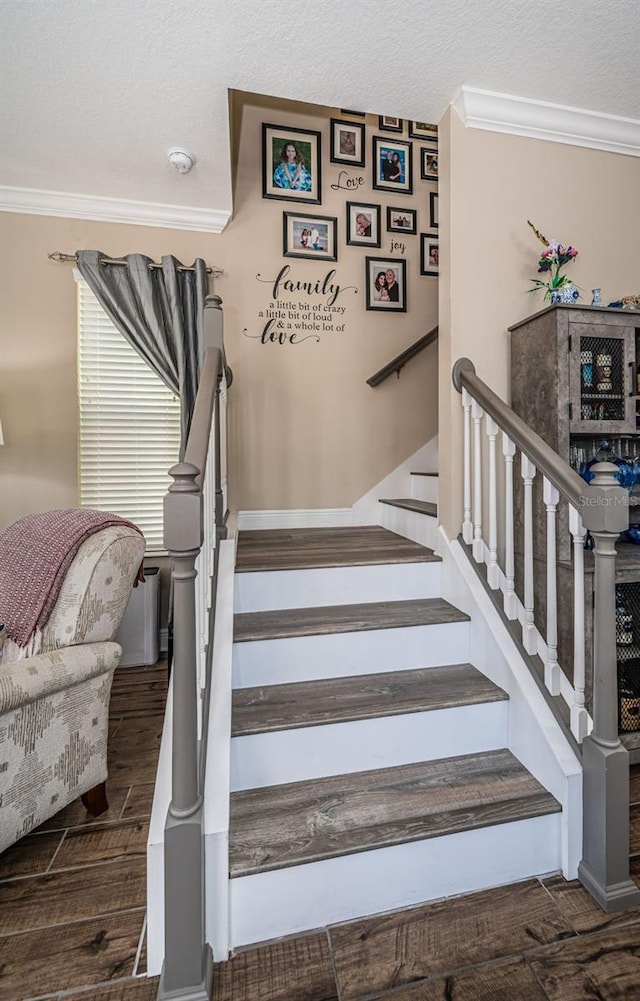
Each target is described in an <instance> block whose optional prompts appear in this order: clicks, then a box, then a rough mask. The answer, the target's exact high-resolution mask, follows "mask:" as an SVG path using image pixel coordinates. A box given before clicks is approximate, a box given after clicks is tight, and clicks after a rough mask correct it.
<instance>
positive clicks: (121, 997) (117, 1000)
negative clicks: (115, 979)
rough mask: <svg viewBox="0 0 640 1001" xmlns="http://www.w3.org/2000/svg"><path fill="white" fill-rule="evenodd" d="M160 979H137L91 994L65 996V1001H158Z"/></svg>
mask: <svg viewBox="0 0 640 1001" xmlns="http://www.w3.org/2000/svg"><path fill="white" fill-rule="evenodd" d="M159 983H160V977H150V978H149V979H147V978H146V977H137V978H136V979H135V980H124V981H120V982H119V983H117V984H110V985H109V986H107V987H94V988H93V990H92V991H91V993H90V994H88V993H87V991H86V990H85V991H82V993H79V994H75V993H74V994H65V996H64V1001H156V996H157V994H158V984H159Z"/></svg>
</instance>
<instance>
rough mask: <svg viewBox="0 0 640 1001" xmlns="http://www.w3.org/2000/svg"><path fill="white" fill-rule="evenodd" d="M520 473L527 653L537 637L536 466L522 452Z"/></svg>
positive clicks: (523, 634) (534, 649)
mask: <svg viewBox="0 0 640 1001" xmlns="http://www.w3.org/2000/svg"><path fill="white" fill-rule="evenodd" d="M521 458H522V461H521V465H520V474H521V476H522V479H523V481H524V623H523V626H522V644H523V646H524V648H525V650H526V651H527V653H537V651H538V639H537V635H536V627H535V621H534V607H533V480H534V477H535V475H536V467H535V466H534V464H533V463H532V461H531V459H529V458H528V457H527V456H526V455H525V454H524V452H523V453H522V457H521Z"/></svg>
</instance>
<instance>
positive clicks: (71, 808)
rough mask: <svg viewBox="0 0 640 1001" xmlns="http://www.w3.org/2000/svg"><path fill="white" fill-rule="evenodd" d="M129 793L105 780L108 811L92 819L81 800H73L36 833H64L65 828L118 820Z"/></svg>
mask: <svg viewBox="0 0 640 1001" xmlns="http://www.w3.org/2000/svg"><path fill="white" fill-rule="evenodd" d="M128 792H129V786H128V785H122V786H116V785H115V783H114V782H112V781H109V780H107V800H108V801H109V809H108V810H105V812H104V813H101V814H100V816H99V817H94V816H93V814H91V813H89V811H88V810H86V809H85V807H84V804H83V802H82V800H81V799H80V798H79V797H78V799H74V800H73V802H72V803H69V804H68V805H67V806H65V807H64V809H62V810H58V812H57V813H56V814H54V816H53V817H49V820H46V821H45V822H44V824H41V825H40V827H38V828H36V830H37V831H64V830H66V828H67V827H91V826H93V825H94V824H104V823H105V822H107V821H110V820H119V819H120V812H121V810H122V807H123V806H124V803H125V800H126V798H127V793H128Z"/></svg>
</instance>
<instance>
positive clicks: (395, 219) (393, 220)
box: [387, 205, 418, 236]
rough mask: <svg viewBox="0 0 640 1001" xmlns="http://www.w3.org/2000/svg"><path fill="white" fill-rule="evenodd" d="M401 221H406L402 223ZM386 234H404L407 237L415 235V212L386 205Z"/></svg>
mask: <svg viewBox="0 0 640 1001" xmlns="http://www.w3.org/2000/svg"><path fill="white" fill-rule="evenodd" d="M403 219H404V220H406V221H405V222H402V220H403ZM387 232H388V233H405V234H406V235H408V236H411V235H415V234H416V233H417V232H418V212H417V210H416V209H403V208H398V207H397V206H396V205H387Z"/></svg>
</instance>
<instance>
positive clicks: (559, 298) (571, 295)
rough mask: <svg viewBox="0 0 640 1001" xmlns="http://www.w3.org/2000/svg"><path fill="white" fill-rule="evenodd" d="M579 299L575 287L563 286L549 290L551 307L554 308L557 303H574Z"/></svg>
mask: <svg viewBox="0 0 640 1001" xmlns="http://www.w3.org/2000/svg"><path fill="white" fill-rule="evenodd" d="M579 297H580V293H579V292H578V290H577V288H576V287H575V285H563V286H562V288H554V289H551V305H552V306H555V305H557V304H558V303H571V302H575V301H576V299H578V298H579Z"/></svg>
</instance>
